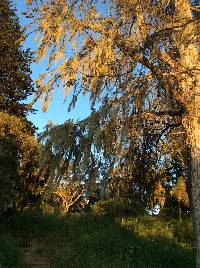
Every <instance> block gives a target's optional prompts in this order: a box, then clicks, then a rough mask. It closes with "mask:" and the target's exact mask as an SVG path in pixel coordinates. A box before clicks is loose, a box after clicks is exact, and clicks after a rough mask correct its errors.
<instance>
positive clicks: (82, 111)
mask: <svg viewBox="0 0 200 268" xmlns="http://www.w3.org/2000/svg"><path fill="white" fill-rule="evenodd" d="M13 3H14V6H15V7H16V8H17V12H16V13H17V15H18V17H19V19H20V24H21V25H22V26H24V25H26V23H27V22H28V19H26V18H25V17H24V16H23V15H22V14H21V12H22V11H24V10H25V9H26V4H25V0H13ZM24 48H31V50H34V49H35V48H36V44H35V43H34V41H33V38H32V37H29V39H27V40H26V42H25V43H24ZM44 67H45V61H44V62H42V61H39V62H38V63H37V64H36V63H33V64H32V65H31V68H32V72H33V73H32V78H33V80H35V79H36V78H37V77H38V75H39V74H40V73H42V72H44ZM69 99H70V95H69V97H68V98H67V100H66V102H64V93H63V92H62V89H59V90H58V91H56V92H55V94H54V95H53V100H52V102H51V103H50V105H49V108H48V110H47V111H46V113H44V112H42V109H41V106H40V101H38V102H37V103H36V104H35V105H34V108H35V109H37V110H38V111H37V113H36V114H31V115H29V116H28V118H29V120H30V121H32V122H33V123H34V125H35V126H36V127H38V132H41V131H42V130H43V128H44V127H45V125H46V124H47V122H48V121H49V120H51V121H53V122H54V123H55V124H61V123H63V122H64V121H66V120H67V119H74V120H78V119H84V118H85V117H87V116H88V115H89V113H90V105H89V98H88V97H85V96H82V95H80V96H79V99H78V101H77V104H76V106H75V108H74V109H73V110H72V111H71V112H70V113H69V112H68V111H67V108H68V104H69Z"/></svg>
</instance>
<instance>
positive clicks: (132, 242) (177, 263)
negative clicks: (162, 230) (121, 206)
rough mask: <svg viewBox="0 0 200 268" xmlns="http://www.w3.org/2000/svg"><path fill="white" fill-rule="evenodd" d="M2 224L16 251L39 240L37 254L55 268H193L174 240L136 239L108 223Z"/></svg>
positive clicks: (35, 220) (27, 220) (83, 219)
mask: <svg viewBox="0 0 200 268" xmlns="http://www.w3.org/2000/svg"><path fill="white" fill-rule="evenodd" d="M6 221H7V222H6V224H7V226H8V229H9V230H10V232H11V233H12V234H13V235H14V236H15V239H16V241H18V246H19V247H20V243H22V244H23V243H26V241H29V240H31V239H35V238H37V239H39V241H40V243H41V245H42V251H41V252H40V254H42V255H45V256H48V257H49V259H50V260H51V263H52V267H55V268H66V267H67V268H75V267H76V268H79V267H80V268H90V267H91V268H94V267H95V268H118V267H119V268H128V267H130V268H134V267H138V268H144V267H145V268H148V267H150V268H152V267H156V268H157V267H162V268H165V267H169V268H173V267H174V268H179V267H180V268H192V267H195V257H194V252H193V250H191V248H189V247H188V248H187V247H185V248H184V247H181V246H180V245H178V244H177V243H176V242H175V241H174V240H173V239H165V238H163V237H159V236H157V237H146V238H145V237H142V236H139V235H138V234H137V233H136V232H134V231H131V230H128V229H127V228H126V225H124V226H123V227H122V225H121V224H120V222H117V221H116V220H114V219H111V218H108V217H107V218H106V217H100V216H93V215H82V216H68V217H59V216H54V215H41V214H25V215H19V216H15V217H12V218H10V219H8V220H6ZM19 242H20V243H19ZM0 263H1V261H0ZM9 267H12V266H9Z"/></svg>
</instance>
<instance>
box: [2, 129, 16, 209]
mask: <svg viewBox="0 0 200 268" xmlns="http://www.w3.org/2000/svg"><path fill="white" fill-rule="evenodd" d="M0 129H1V128H0ZM0 136H1V135H0ZM18 155H19V146H18V144H17V141H16V138H15V137H14V136H12V135H11V134H10V135H7V136H6V137H4V138H1V137H0V204H1V205H0V214H1V213H2V212H4V211H6V210H7V209H8V208H12V207H13V206H14V204H15V199H16V189H17V187H18V186H19V173H18V170H19V156H18Z"/></svg>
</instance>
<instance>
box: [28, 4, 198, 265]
mask: <svg viewBox="0 0 200 268" xmlns="http://www.w3.org/2000/svg"><path fill="white" fill-rule="evenodd" d="M193 2H194V1H189V0H176V1H168V0H163V1H151V0H123V1H119V0H104V1H95V0H91V1H87V0H78V1H73V0H63V1H59V0H55V1H42V2H41V3H40V4H38V5H37V4H36V5H35V4H34V1H33V5H32V6H30V9H29V15H31V16H32V22H31V25H30V28H31V30H33V31H35V32H36V34H37V35H38V36H37V37H38V48H37V50H36V54H37V58H36V61H38V60H39V59H40V58H43V57H45V56H47V57H48V58H49V65H48V66H47V72H46V74H42V76H40V78H39V79H38V91H37V96H36V97H38V96H40V97H41V99H42V100H43V99H44V102H43V107H44V110H46V109H47V107H48V104H49V101H50V99H51V96H52V93H53V92H54V90H55V89H57V88H58V87H59V86H60V87H62V88H63V89H64V90H65V93H66V96H67V94H68V93H69V91H70V90H73V97H72V100H71V104H70V107H69V108H72V107H73V106H74V105H75V103H76V100H77V96H78V95H79V94H80V92H81V93H83V94H85V93H87V92H88V93H89V94H90V99H91V106H92V108H94V107H95V108H97V109H98V112H97V113H93V114H92V115H91V117H90V120H91V122H92V123H91V124H90V127H89V130H90V131H88V133H89V135H88V139H87V144H89V145H88V147H87V149H88V151H89V149H90V151H92V148H93V146H92V145H91V144H92V142H91V140H92V139H93V138H94V137H98V140H101V141H98V142H96V143H95V145H96V144H97V145H98V148H102V147H103V151H104V152H105V153H104V156H106V157H107V162H106V164H107V166H110V167H111V168H110V170H109V172H110V173H112V169H113V167H114V166H120V169H121V171H120V172H121V175H122V173H123V172H122V171H125V170H126V171H128V172H127V173H126V174H131V176H132V178H133V177H134V185H135V188H136V189H138V187H139V189H141V191H140V192H141V193H142V192H143V193H145V194H146V193H147V192H148V194H149V193H150V192H151V190H152V188H153V186H154V185H155V182H156V179H155V180H153V176H152V174H153V172H154V171H155V170H156V171H157V168H158V167H159V164H160V165H161V164H162V160H163V161H165V160H166V159H168V158H170V153H171V155H172V154H173V155H174V154H176V153H175V152H167V150H166V148H167V146H165V145H166V144H167V143H169V144H170V146H171V144H173V141H172V140H176V139H179V138H180V137H184V139H185V141H186V142H185V148H187V149H188V148H191V154H190V156H191V159H192V169H191V178H192V184H193V204H194V207H195V217H196V233H197V236H198V238H199V237H200V234H199V227H198V226H199V224H200V203H199V202H200V201H199V195H200V192H199V191H200V188H199V174H200V172H199V158H200V155H199V148H200V131H199V122H198V121H199V119H198V118H199V103H200V101H199V95H200V92H199V90H200V74H199V73H200V72H199V70H200V68H199V66H200V65H199V55H198V54H199V49H198V48H199V46H198V36H199V32H200V23H199V9H198V8H197V9H194V8H193V6H192V5H193ZM97 102H99V103H100V104H99V105H96V106H95V104H97ZM108 109H109V111H108ZM94 114H95V116H94ZM92 126H95V127H92ZM96 126H97V127H96ZM98 128H99V129H100V130H97V129H98ZM173 129H176V130H175V131H173ZM97 133H98V135H97ZM180 133H182V134H181V135H179V134H180ZM104 134H105V135H106V137H104V136H103V135H104ZM177 137H178V138H177ZM93 141H94V139H93ZM171 141H172V143H171ZM172 148H174V151H175V143H174V144H173V145H172V146H171V149H172ZM98 152H99V151H98ZM88 155H91V152H90V153H89V154H88ZM158 159H159V160H158ZM160 159H161V160H160ZM188 159H189V158H188ZM157 160H158V161H157ZM189 161H190V160H189ZM189 161H188V162H189ZM133 163H134V165H132V164H133ZM136 165H137V169H135V166H136ZM107 170H108V169H107ZM147 171H148V172H147ZM134 173H135V174H134ZM133 174H134V175H133ZM147 174H148V175H147ZM149 174H151V175H149ZM108 177H109V176H108ZM139 177H140V178H142V179H140V180H139V179H138V183H135V180H136V181H137V179H136V178H139ZM122 178H123V176H122ZM144 178H145V179H144ZM161 184H162V182H161ZM138 185H139V186H138ZM156 188H158V191H159V192H160V191H162V189H160V186H159V185H157V186H156ZM161 205H163V201H161ZM197 252H198V254H197V256H200V238H199V239H198V250H197ZM199 266H200V257H198V267H199Z"/></svg>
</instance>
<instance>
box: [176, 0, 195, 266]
mask: <svg viewBox="0 0 200 268" xmlns="http://www.w3.org/2000/svg"><path fill="white" fill-rule="evenodd" d="M175 8H176V15H177V18H178V19H180V20H182V21H183V22H184V21H187V20H192V12H191V7H190V2H189V1H188V0H177V1H176V4H175ZM174 42H175V44H176V47H177V48H178V50H179V54H180V58H179V62H178V63H179V66H180V69H179V77H178V79H179V83H180V84H179V85H180V90H181V94H182V100H181V101H182V102H183V104H184V106H185V108H186V112H185V115H184V116H183V126H184V128H185V130H186V133H187V145H188V146H189V147H190V148H191V168H192V169H191V183H192V203H193V216H194V219H193V224H194V232H195V237H196V267H197V268H200V111H199V110H200V73H199V70H200V62H199V53H198V48H197V47H198V46H197V36H196V28H195V23H189V24H187V25H185V26H183V27H182V28H180V30H177V31H176V32H175V34H174Z"/></svg>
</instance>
